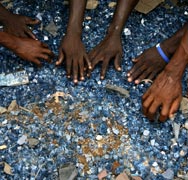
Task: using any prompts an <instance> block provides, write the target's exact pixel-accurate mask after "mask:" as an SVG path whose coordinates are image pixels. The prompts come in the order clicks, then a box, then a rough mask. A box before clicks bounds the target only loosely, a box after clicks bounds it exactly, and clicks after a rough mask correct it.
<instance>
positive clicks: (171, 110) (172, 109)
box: [169, 98, 182, 117]
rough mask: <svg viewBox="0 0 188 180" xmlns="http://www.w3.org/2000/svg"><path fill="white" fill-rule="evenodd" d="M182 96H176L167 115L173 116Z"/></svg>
mask: <svg viewBox="0 0 188 180" xmlns="http://www.w3.org/2000/svg"><path fill="white" fill-rule="evenodd" d="M181 99H182V98H177V99H175V101H174V102H173V103H172V105H171V107H170V111H169V117H173V116H174V114H175V113H176V112H177V111H178V109H179V106H180V103H181Z"/></svg>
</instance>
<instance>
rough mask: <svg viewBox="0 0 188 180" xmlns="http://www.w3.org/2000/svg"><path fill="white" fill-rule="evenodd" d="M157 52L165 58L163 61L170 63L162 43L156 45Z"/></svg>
mask: <svg viewBox="0 0 188 180" xmlns="http://www.w3.org/2000/svg"><path fill="white" fill-rule="evenodd" d="M156 48H157V51H158V53H159V54H160V56H161V57H162V58H163V60H164V61H165V62H166V63H168V62H169V61H170V59H169V58H168V57H167V55H166V54H165V53H164V51H163V50H162V49H161V47H160V43H158V44H157V45H156Z"/></svg>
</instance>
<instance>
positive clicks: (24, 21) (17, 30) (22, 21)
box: [0, 4, 40, 39]
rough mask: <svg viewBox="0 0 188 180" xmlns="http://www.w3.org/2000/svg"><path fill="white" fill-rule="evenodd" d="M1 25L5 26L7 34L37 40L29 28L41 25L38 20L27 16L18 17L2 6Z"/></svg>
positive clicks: (0, 12) (0, 8)
mask: <svg viewBox="0 0 188 180" xmlns="http://www.w3.org/2000/svg"><path fill="white" fill-rule="evenodd" d="M0 23H2V24H3V29H4V31H5V32H7V33H9V34H12V35H15V36H18V37H30V38H33V39H37V38H36V36H35V35H34V34H33V33H32V31H31V30H30V29H29V28H28V26H32V25H36V24H39V23H40V21H39V20H37V19H35V20H34V19H31V18H29V17H27V16H22V15H17V14H13V13H11V12H9V11H8V10H6V9H5V8H4V7H3V6H2V5H1V4H0Z"/></svg>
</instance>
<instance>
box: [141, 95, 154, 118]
mask: <svg viewBox="0 0 188 180" xmlns="http://www.w3.org/2000/svg"><path fill="white" fill-rule="evenodd" d="M152 102H153V97H152V96H148V97H147V99H145V100H144V101H142V108H143V113H144V114H145V115H146V116H147V114H148V110H149V107H150V105H151V104H152Z"/></svg>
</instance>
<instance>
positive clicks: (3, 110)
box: [0, 106, 7, 114]
mask: <svg viewBox="0 0 188 180" xmlns="http://www.w3.org/2000/svg"><path fill="white" fill-rule="evenodd" d="M6 112H7V109H6V108H4V107H1V106H0V114H3V113H6Z"/></svg>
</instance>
